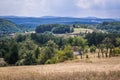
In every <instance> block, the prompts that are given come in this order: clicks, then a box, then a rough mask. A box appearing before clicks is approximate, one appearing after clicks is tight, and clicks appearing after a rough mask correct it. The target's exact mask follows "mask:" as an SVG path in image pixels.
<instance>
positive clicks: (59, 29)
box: [35, 24, 71, 34]
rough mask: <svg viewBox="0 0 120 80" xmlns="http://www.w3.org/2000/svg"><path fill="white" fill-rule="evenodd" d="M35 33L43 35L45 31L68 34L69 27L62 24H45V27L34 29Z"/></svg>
mask: <svg viewBox="0 0 120 80" xmlns="http://www.w3.org/2000/svg"><path fill="white" fill-rule="evenodd" d="M35 31H36V33H44V32H46V31H50V32H53V33H56V34H61V33H66V32H68V33H70V32H71V30H70V26H68V25H63V24H45V25H40V26H38V27H37V28H36V30H35Z"/></svg>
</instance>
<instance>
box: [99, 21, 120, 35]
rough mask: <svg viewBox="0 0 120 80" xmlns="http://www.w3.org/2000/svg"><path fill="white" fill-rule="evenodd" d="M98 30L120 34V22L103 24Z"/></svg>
mask: <svg viewBox="0 0 120 80" xmlns="http://www.w3.org/2000/svg"><path fill="white" fill-rule="evenodd" d="M97 28H98V29H101V30H106V31H107V32H110V33H111V32H112V33H120V22H103V23H102V24H100V25H99V26H98V27H97Z"/></svg>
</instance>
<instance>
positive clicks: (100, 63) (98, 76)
mask: <svg viewBox="0 0 120 80" xmlns="http://www.w3.org/2000/svg"><path fill="white" fill-rule="evenodd" d="M0 80H120V57H113V58H100V59H98V58H97V57H95V58H90V59H85V58H83V59H82V60H81V59H76V60H73V61H66V62H64V63H58V64H51V65H33V66H12V67H0Z"/></svg>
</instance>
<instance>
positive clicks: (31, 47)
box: [17, 39, 37, 65]
mask: <svg viewBox="0 0 120 80" xmlns="http://www.w3.org/2000/svg"><path fill="white" fill-rule="evenodd" d="M36 48H37V45H36V44H35V43H34V42H33V41H31V40H29V39H26V41H24V42H22V43H20V49H19V61H18V62H17V64H18V65H31V64H34V63H35V60H36V58H35V55H36V54H35V50H36Z"/></svg>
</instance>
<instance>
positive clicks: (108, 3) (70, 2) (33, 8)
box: [0, 0, 120, 18]
mask: <svg viewBox="0 0 120 80" xmlns="http://www.w3.org/2000/svg"><path fill="white" fill-rule="evenodd" d="M9 15H12V16H31V17H40V16H63V17H89V16H95V17H106V18H107V17H112V18H113V17H115V18H118V17H120V0H0V16H9Z"/></svg>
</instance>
